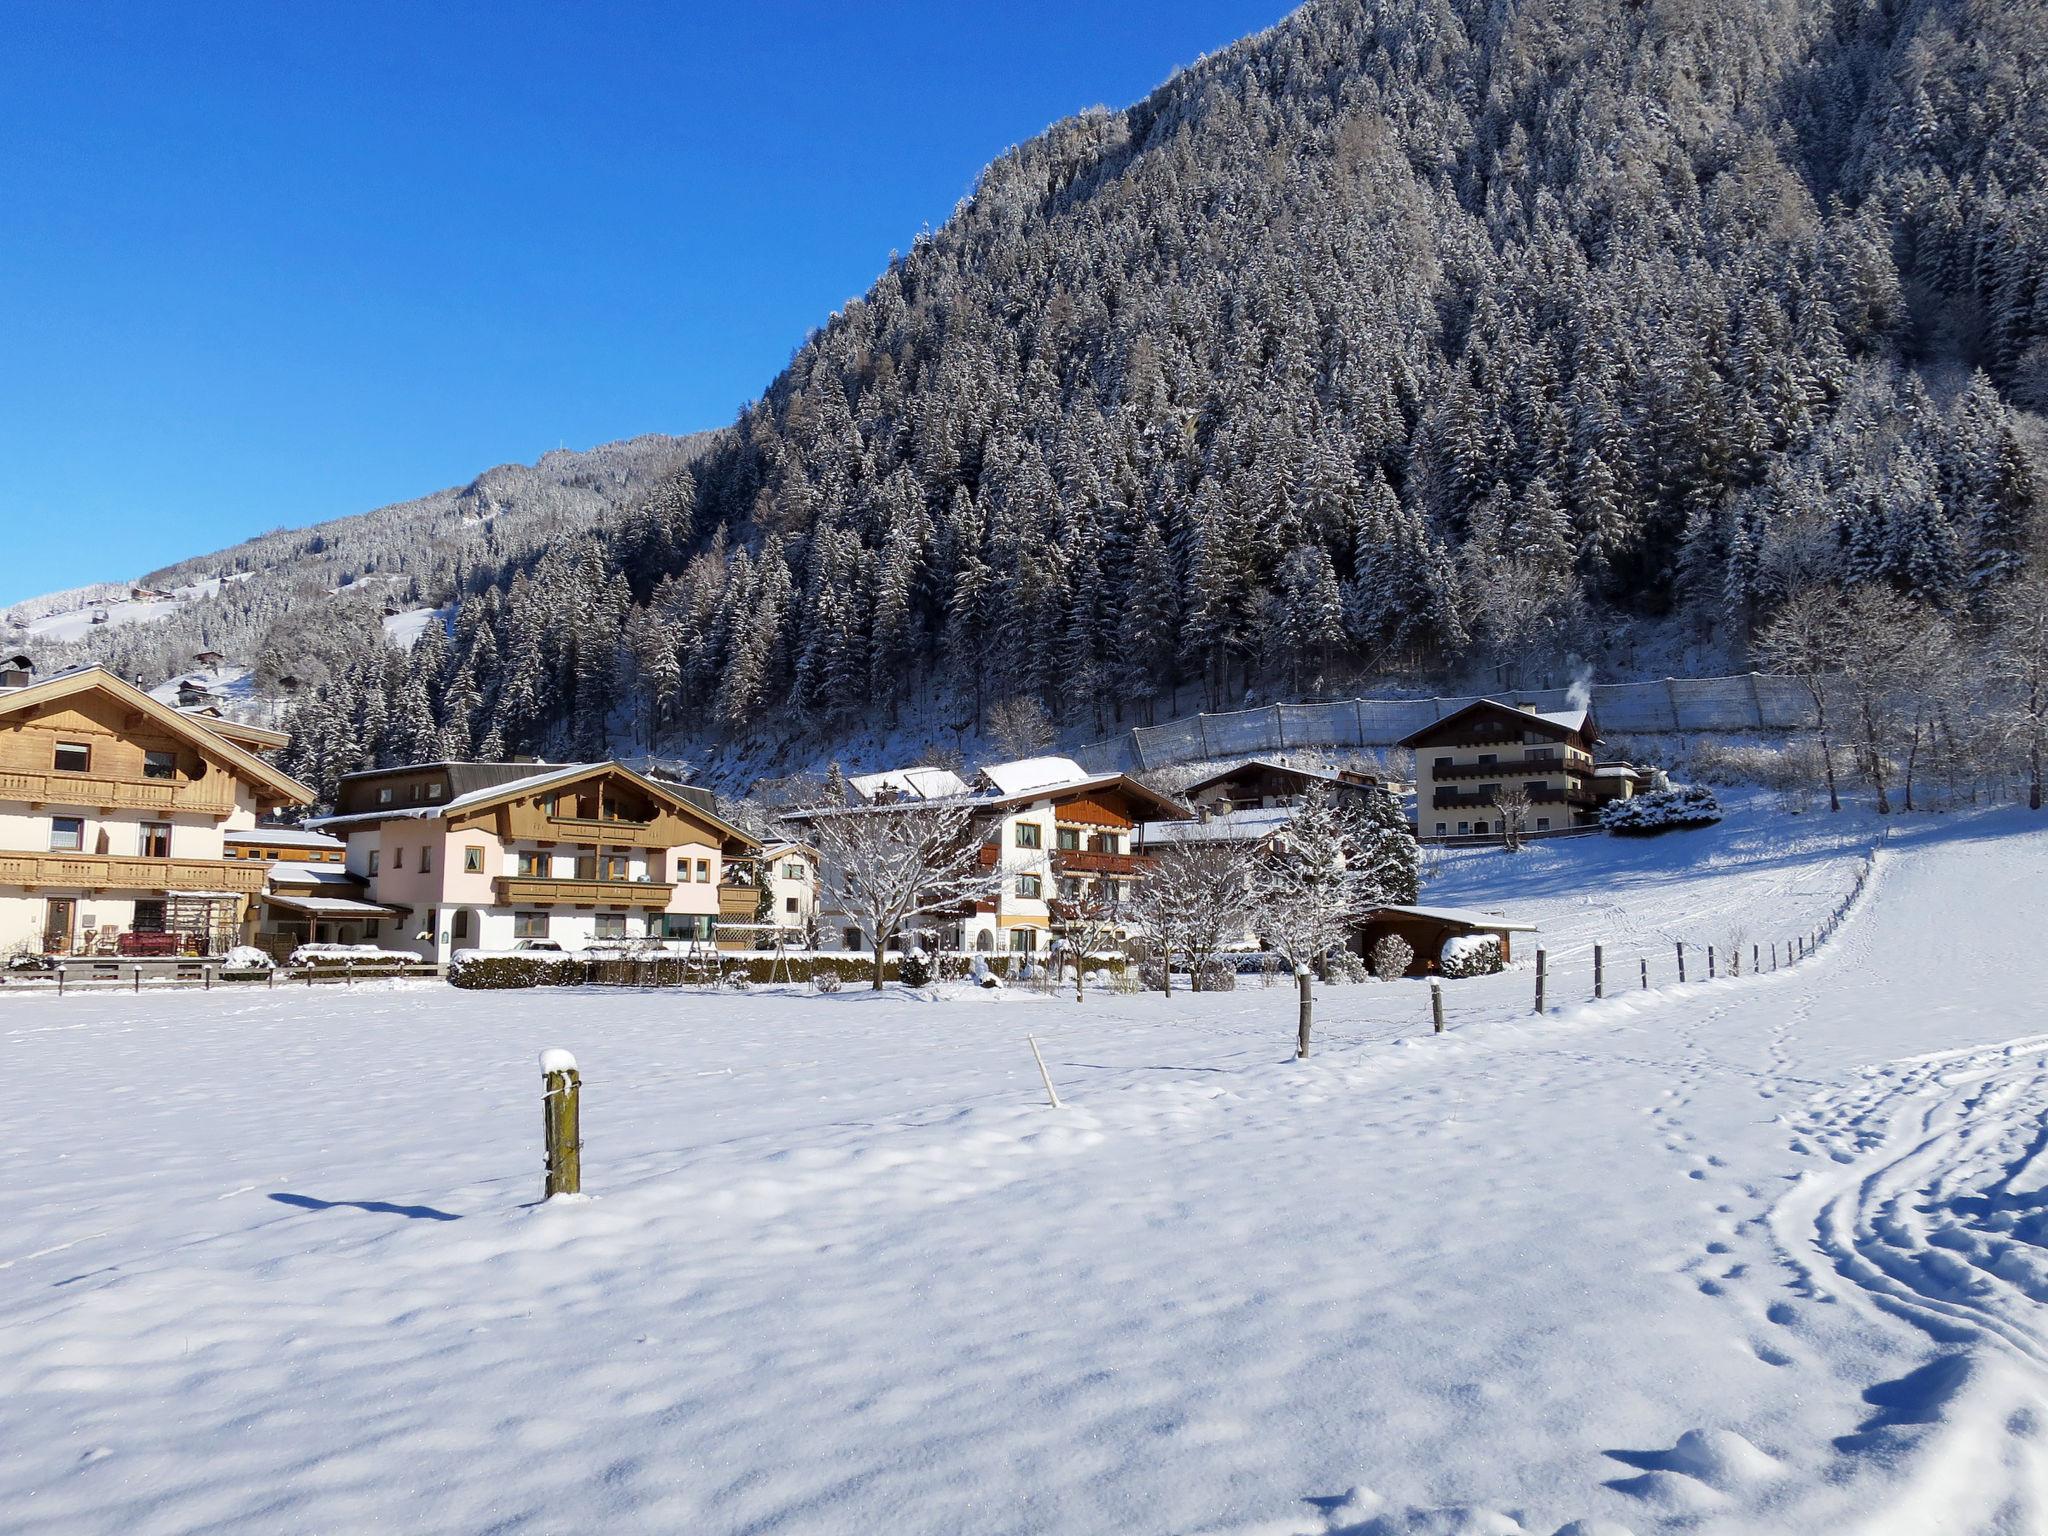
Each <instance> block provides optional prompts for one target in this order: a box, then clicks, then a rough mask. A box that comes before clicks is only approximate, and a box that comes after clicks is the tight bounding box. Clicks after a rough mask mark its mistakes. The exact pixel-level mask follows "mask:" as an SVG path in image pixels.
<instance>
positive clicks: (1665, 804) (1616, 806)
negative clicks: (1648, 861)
mask: <svg viewBox="0 0 2048 1536" xmlns="http://www.w3.org/2000/svg"><path fill="white" fill-rule="evenodd" d="M1720 819H1721V802H1720V801H1718V800H1716V799H1715V798H1714V792H1713V791H1712V790H1711V789H1709V788H1707V786H1706V785H1704V784H1689V785H1687V786H1686V787H1685V788H1684V789H1659V790H1652V791H1651V792H1650V793H1649V794H1646V795H1637V796H1636V797H1635V798H1634V799H1632V800H1616V801H1613V802H1612V803H1611V804H1609V805H1608V806H1607V807H1606V808H1605V809H1603V810H1602V811H1601V812H1600V825H1601V826H1603V827H1605V828H1606V829H1607V830H1608V831H1610V832H1612V833H1615V834H1616V835H1617V836H1620V837H1648V836H1651V835H1653V834H1655V833H1658V832H1670V831H1673V830H1675V829H1677V828H1680V827H1710V826H1712V825H1713V824H1714V823H1715V822H1717V821H1719V820H1720Z"/></svg>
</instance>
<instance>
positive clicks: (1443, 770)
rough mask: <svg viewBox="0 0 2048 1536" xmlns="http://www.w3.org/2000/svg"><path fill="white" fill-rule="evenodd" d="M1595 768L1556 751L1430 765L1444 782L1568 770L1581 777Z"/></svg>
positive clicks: (1588, 774) (1436, 775)
mask: <svg viewBox="0 0 2048 1536" xmlns="http://www.w3.org/2000/svg"><path fill="white" fill-rule="evenodd" d="M1592 772H1593V765H1592V764H1591V763H1588V762H1584V761H1582V760H1580V759H1577V758H1573V759H1571V760H1570V761H1567V760H1565V759H1564V758H1561V757H1558V756H1556V755H1554V754H1553V755H1551V756H1547V757H1533V756H1532V757H1510V758H1507V759H1505V760H1503V761H1501V762H1497V763H1451V764H1448V765H1438V766H1433V767H1432V768H1431V769H1430V777H1431V778H1433V779H1435V780H1436V781H1437V782H1438V783H1440V784H1441V783H1443V782H1444V781H1445V780H1446V779H1487V780H1493V779H1500V778H1508V779H1513V778H1520V777H1527V776H1529V775H1532V774H1546V773H1568V774H1571V775H1573V776H1575V777H1578V778H1587V777H1590V776H1591V774H1592Z"/></svg>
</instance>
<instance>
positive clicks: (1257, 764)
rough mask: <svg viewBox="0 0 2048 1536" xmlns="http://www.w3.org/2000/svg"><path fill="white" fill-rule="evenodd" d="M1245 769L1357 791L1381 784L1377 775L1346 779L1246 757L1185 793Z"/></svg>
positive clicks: (1331, 772)
mask: <svg viewBox="0 0 2048 1536" xmlns="http://www.w3.org/2000/svg"><path fill="white" fill-rule="evenodd" d="M1247 768H1264V769H1267V770H1268V771H1270V772H1273V773H1291V774H1295V775H1297V776H1299V777H1301V778H1304V779H1318V780H1320V781H1322V782H1323V783H1325V784H1349V785H1351V786H1353V787H1354V788H1357V789H1365V788H1368V787H1369V786H1370V785H1371V784H1373V783H1379V782H1383V781H1382V780H1381V779H1380V776H1379V775H1378V774H1369V773H1360V774H1354V775H1352V776H1350V777H1346V776H1345V775H1344V774H1343V773H1341V772H1339V771H1338V770H1337V769H1334V768H1303V767H1301V766H1300V765H1298V764H1295V763H1283V762H1281V761H1280V760H1279V759H1278V758H1272V757H1248V758H1245V759H1244V760H1243V761H1242V762H1237V763H1232V764H1231V765H1230V766H1229V767H1228V768H1224V769H1221V770H1219V771H1218V772H1216V773H1212V774H1209V775H1208V776H1207V777H1205V778H1200V779H1197V780H1195V782H1194V783H1192V784H1190V785H1189V786H1188V787H1187V793H1188V794H1190V795H1194V794H1196V793H1198V792H1200V791H1201V790H1205V789H1207V788H1208V787H1209V786H1210V785H1212V784H1220V783H1221V782H1222V781H1223V780H1225V779H1228V778H1232V777H1234V776H1235V775H1237V774H1240V773H1243V772H1244V771H1245V770H1246V769H1247Z"/></svg>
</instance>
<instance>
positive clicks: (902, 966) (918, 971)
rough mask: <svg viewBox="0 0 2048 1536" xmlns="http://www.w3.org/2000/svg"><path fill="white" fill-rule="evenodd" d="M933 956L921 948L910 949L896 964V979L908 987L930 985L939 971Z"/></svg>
mask: <svg viewBox="0 0 2048 1536" xmlns="http://www.w3.org/2000/svg"><path fill="white" fill-rule="evenodd" d="M937 969H938V968H937V967H936V966H935V965H933V964H932V957H931V956H930V955H928V954H926V953H925V952H924V951H923V950H921V949H913V950H908V951H906V952H905V953H904V956H903V958H902V959H901V960H900V961H898V962H897V965H896V979H897V980H898V981H900V982H902V983H903V985H904V986H906V987H928V986H930V985H931V984H932V977H933V976H934V975H935V974H936V972H937Z"/></svg>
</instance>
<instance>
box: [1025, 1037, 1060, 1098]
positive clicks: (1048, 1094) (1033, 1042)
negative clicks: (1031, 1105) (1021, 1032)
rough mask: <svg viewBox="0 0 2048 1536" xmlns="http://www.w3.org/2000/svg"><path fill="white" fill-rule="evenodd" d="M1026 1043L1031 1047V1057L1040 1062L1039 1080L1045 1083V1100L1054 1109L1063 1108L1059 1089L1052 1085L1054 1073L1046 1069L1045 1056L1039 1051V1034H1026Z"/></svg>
mask: <svg viewBox="0 0 2048 1536" xmlns="http://www.w3.org/2000/svg"><path fill="white" fill-rule="evenodd" d="M1024 1040H1025V1043H1026V1044H1028V1045H1029V1046H1030V1047H1031V1059H1032V1060H1033V1061H1035V1062H1037V1063H1038V1080H1039V1081H1040V1082H1042V1083H1044V1084H1045V1101H1046V1103H1048V1104H1050V1105H1051V1106H1052V1107H1053V1108H1054V1109H1059V1108H1061V1107H1062V1106H1061V1104H1060V1094H1059V1090H1058V1089H1057V1088H1055V1087H1053V1085H1052V1074H1051V1073H1050V1072H1048V1071H1046V1070H1045V1058H1044V1057H1043V1056H1041V1055H1040V1054H1039V1052H1038V1036H1036V1035H1026V1036H1025V1037H1024Z"/></svg>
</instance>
